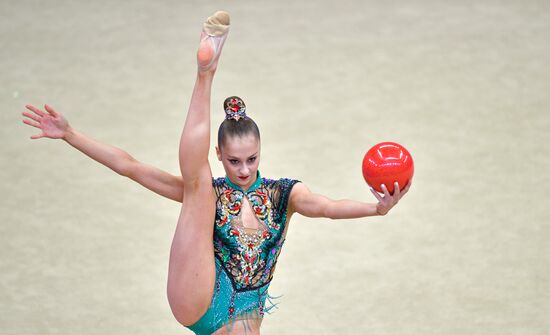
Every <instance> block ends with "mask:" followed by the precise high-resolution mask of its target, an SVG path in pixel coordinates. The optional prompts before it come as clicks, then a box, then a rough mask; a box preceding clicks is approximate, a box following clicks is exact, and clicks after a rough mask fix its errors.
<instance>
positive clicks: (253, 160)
mask: <svg viewBox="0 0 550 335" xmlns="http://www.w3.org/2000/svg"><path fill="white" fill-rule="evenodd" d="M248 161H249V162H250V163H254V162H255V161H256V157H250V158H249V159H248Z"/></svg>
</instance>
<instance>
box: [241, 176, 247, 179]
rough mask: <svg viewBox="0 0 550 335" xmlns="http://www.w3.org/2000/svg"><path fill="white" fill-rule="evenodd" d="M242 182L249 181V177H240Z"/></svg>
mask: <svg viewBox="0 0 550 335" xmlns="http://www.w3.org/2000/svg"><path fill="white" fill-rule="evenodd" d="M239 179H240V180H247V179H248V176H246V177H239Z"/></svg>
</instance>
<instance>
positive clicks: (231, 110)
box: [225, 97, 246, 121]
mask: <svg viewBox="0 0 550 335" xmlns="http://www.w3.org/2000/svg"><path fill="white" fill-rule="evenodd" d="M245 117H246V106H245V104H244V101H242V100H241V99H240V98H238V97H234V98H230V99H227V102H226V103H225V119H226V120H229V119H234V120H236V121H239V119H244V118H245Z"/></svg>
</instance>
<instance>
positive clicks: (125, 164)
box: [113, 155, 136, 179]
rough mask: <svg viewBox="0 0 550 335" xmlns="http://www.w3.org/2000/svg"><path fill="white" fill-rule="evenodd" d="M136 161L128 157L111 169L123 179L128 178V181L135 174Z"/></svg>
mask: <svg viewBox="0 0 550 335" xmlns="http://www.w3.org/2000/svg"><path fill="white" fill-rule="evenodd" d="M135 162H136V160H135V159H134V158H132V157H131V156H130V155H128V156H127V157H124V159H122V160H121V162H120V163H119V164H117V165H115V166H114V167H113V171H115V172H116V173H118V174H119V175H121V176H123V177H128V178H130V179H133V177H134V174H135V168H134V167H135V164H134V163H135Z"/></svg>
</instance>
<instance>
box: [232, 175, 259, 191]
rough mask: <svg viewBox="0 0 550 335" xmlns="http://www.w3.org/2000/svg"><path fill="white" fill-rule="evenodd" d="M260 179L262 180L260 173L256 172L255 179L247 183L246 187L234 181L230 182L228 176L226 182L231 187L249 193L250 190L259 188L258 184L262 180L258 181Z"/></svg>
mask: <svg viewBox="0 0 550 335" xmlns="http://www.w3.org/2000/svg"><path fill="white" fill-rule="evenodd" d="M259 178H261V175H260V171H258V172H256V175H255V176H254V178H253V179H251V180H250V182H248V183H246V185H244V186H241V185H239V184H237V183H235V182H233V181H232V180H230V179H229V178H228V177H227V176H225V179H226V181H229V183H230V186H231V187H233V188H235V189H239V190H242V191H243V192H248V191H249V190H250V188H256V187H257V185H256V184H257V183H259V182H260V180H258V179H259Z"/></svg>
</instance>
